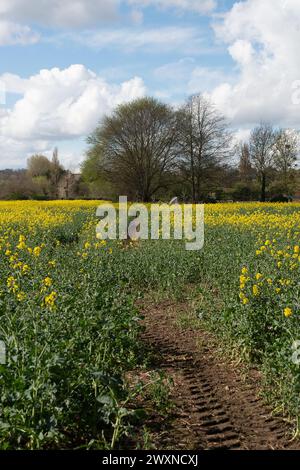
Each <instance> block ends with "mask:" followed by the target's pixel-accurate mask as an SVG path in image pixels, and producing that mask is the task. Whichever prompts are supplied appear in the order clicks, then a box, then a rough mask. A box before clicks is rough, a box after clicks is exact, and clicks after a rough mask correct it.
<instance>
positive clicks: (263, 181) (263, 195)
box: [260, 173, 266, 202]
mask: <svg viewBox="0 0 300 470" xmlns="http://www.w3.org/2000/svg"><path fill="white" fill-rule="evenodd" d="M260 200H261V202H265V201H266V175H265V173H263V174H262V177H261V195H260Z"/></svg>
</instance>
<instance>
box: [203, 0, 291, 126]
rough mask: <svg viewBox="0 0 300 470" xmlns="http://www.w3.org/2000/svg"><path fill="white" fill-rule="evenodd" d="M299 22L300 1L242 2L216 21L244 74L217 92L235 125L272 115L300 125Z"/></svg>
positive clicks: (280, 121) (275, 119) (214, 94)
mask: <svg viewBox="0 0 300 470" xmlns="http://www.w3.org/2000/svg"><path fill="white" fill-rule="evenodd" d="M299 25H300V3H299V1H298V0H284V1H283V0H264V1H263V2H262V1H261V0H246V1H244V2H238V3H236V4H235V5H234V6H233V8H232V9H231V10H230V11H229V12H227V13H226V14H225V15H224V17H223V19H222V21H221V22H219V23H218V24H216V25H215V27H214V28H215V32H216V34H217V37H218V39H219V40H220V41H222V42H225V43H226V44H227V45H228V52H229V54H230V55H231V57H232V59H233V61H234V62H235V64H236V67H237V69H238V71H239V75H238V79H237V80H236V81H235V83H233V84H232V83H230V82H228V81H224V82H223V83H221V84H220V85H219V86H217V87H216V88H215V89H214V91H213V92H212V94H211V97H212V99H213V100H214V101H215V102H216V104H217V105H218V106H219V107H220V108H221V109H222V111H223V112H224V113H225V114H226V115H227V116H228V117H230V118H231V120H232V122H233V123H234V124H235V125H247V124H250V126H251V125H253V124H256V123H257V122H259V121H260V120H269V121H271V122H274V123H278V124H281V125H286V126H287V127H288V126H295V127H300V113H299V111H300V108H299V104H300V103H299V104H298V105H297V103H296V100H295V96H296V93H297V90H296V88H297V86H296V84H295V81H297V80H299V79H300V74H299V70H300V55H299V51H298V45H299V43H300V27H299ZM293 84H295V85H294V87H295V89H294V90H293ZM299 84H300V82H299ZM298 92H299V86H298ZM298 94H299V93H298Z"/></svg>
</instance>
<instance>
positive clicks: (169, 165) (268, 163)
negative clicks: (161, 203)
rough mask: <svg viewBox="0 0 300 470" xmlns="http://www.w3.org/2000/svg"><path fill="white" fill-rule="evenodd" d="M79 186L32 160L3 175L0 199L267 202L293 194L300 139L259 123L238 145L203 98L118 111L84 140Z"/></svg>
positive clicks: (50, 163) (55, 166)
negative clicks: (175, 198) (177, 104)
mask: <svg viewBox="0 0 300 470" xmlns="http://www.w3.org/2000/svg"><path fill="white" fill-rule="evenodd" d="M87 142H88V150H87V153H86V158H85V161H84V163H83V165H82V178H81V181H80V180H79V179H78V178H75V176H77V175H72V173H70V172H68V171H66V170H65V169H64V168H63V166H62V165H61V164H60V162H59V158H58V151H57V149H55V150H54V152H53V156H52V159H51V160H50V159H48V158H47V157H46V156H43V155H34V156H32V157H31V158H30V159H29V160H28V165H27V170H21V171H15V172H13V171H11V170H8V171H6V172H5V171H4V172H0V198H20V197H24V198H52V199H56V198H68V197H71V198H76V197H90V198H93V197H98V198H114V197H117V196H118V195H119V194H126V195H127V196H128V197H129V198H131V199H132V200H141V201H151V200H154V199H168V198H170V197H172V196H174V194H175V195H178V196H180V197H181V199H183V200H187V201H195V202H197V201H203V200H204V201H205V200H211V198H212V196H214V197H215V198H216V199H218V200H219V199H227V200H228V199H235V200H251V199H260V200H262V201H265V200H266V198H271V197H272V196H274V195H278V194H285V195H288V196H289V195H292V194H293V193H294V191H295V190H296V189H297V187H298V180H299V179H300V178H299V175H298V170H297V169H296V160H297V155H298V151H299V139H298V134H297V133H295V132H293V131H289V130H283V129H274V128H273V127H272V126H271V125H270V124H266V123H261V124H260V125H259V126H257V127H256V128H255V129H253V131H252V132H251V136H250V139H249V141H248V142H243V143H241V144H237V143H236V141H235V139H234V138H233V135H232V132H231V131H230V130H229V127H228V123H227V122H226V119H225V117H224V116H223V115H222V114H221V113H220V112H218V111H217V109H216V108H215V107H214V105H213V104H212V103H211V102H210V101H209V100H207V99H206V98H204V97H203V96H202V95H195V96H192V97H190V98H189V99H188V100H187V101H186V103H185V104H184V105H183V106H181V107H180V108H179V109H176V110H174V109H173V108H172V107H171V106H168V105H166V104H164V103H162V102H160V101H158V100H156V99H154V98H142V99H138V100H135V101H132V102H131V103H128V104H123V105H120V106H118V107H117V108H116V109H115V110H114V111H113V113H112V114H111V115H109V116H106V117H105V118H104V119H103V120H102V121H101V123H100V124H99V125H98V127H97V128H96V129H95V131H94V132H92V134H91V135H90V136H89V137H88V139H87Z"/></svg>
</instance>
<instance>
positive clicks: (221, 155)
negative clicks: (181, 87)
mask: <svg viewBox="0 0 300 470" xmlns="http://www.w3.org/2000/svg"><path fill="white" fill-rule="evenodd" d="M178 121H179V134H180V136H179V148H180V163H179V165H180V170H181V173H182V175H183V176H184V178H185V179H186V180H187V181H189V183H190V186H191V193H192V199H193V201H197V200H199V198H200V197H201V194H202V190H203V182H204V180H205V178H206V177H208V175H209V174H213V173H214V169H215V168H217V167H218V166H219V165H220V164H221V163H223V162H224V161H225V160H226V158H227V157H229V156H230V155H231V154H232V148H231V142H232V135H231V133H230V132H229V131H228V129H227V123H226V120H225V118H224V116H222V115H221V114H220V113H219V112H218V111H217V110H216V109H215V107H214V106H213V104H212V103H211V102H210V101H209V100H207V99H206V98H204V97H203V96H202V95H194V96H192V97H190V98H189V99H188V101H187V102H186V104H185V105H184V106H183V107H182V108H181V109H180V111H179V113H178Z"/></svg>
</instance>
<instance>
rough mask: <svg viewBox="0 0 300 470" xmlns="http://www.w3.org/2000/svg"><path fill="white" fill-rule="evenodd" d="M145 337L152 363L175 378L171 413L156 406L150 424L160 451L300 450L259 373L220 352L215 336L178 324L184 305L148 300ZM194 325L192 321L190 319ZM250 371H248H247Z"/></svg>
mask: <svg viewBox="0 0 300 470" xmlns="http://www.w3.org/2000/svg"><path fill="white" fill-rule="evenodd" d="M141 308H142V313H143V315H144V317H145V319H144V321H143V323H144V326H145V330H144V333H143V334H142V341H143V342H144V343H145V344H146V346H147V347H148V348H151V350H152V351H153V353H154V354H153V364H152V365H151V367H153V369H157V370H163V371H165V372H166V374H167V376H169V377H171V379H172V380H173V383H174V385H173V387H172V388H171V392H170V393H171V401H172V402H173V403H174V407H173V408H172V410H171V412H170V413H168V414H167V416H162V415H159V413H157V410H152V413H151V415H150V416H149V417H148V420H147V423H146V426H147V428H148V429H149V430H150V433H151V440H152V442H154V447H155V448H157V449H173V450H183V449H185V450H195V449H197V450H202V449H208V450H209V449H212V450H218V449H220V450H221V449H228V450H229V449H245V450H247V449H249V450H253V449H255V450H262V449H266V450H267V449H299V448H300V445H299V441H296V440H292V439H291V437H292V429H291V425H290V423H288V422H287V421H286V420H285V419H284V418H283V417H280V416H273V414H272V409H271V408H270V407H268V406H267V405H266V404H265V402H264V401H263V399H262V398H261V396H260V390H261V388H260V374H259V373H258V372H257V371H256V370H254V369H250V370H249V369H248V368H247V369H245V368H243V367H242V366H241V364H237V363H234V362H233V361H231V360H230V359H228V357H225V356H224V355H223V356H222V355H220V353H219V352H218V351H217V348H216V339H215V338H214V337H213V336H212V335H211V334H209V333H207V332H206V331H203V329H201V328H195V327H194V326H191V327H190V326H189V322H185V324H184V326H182V325H181V324H180V318H182V316H184V315H186V312H187V310H188V308H187V305H185V304H184V303H175V302H174V301H171V300H170V301H163V302H159V303H155V302H153V301H146V302H144V304H143V305H142V307H141ZM191 325H192V321H191ZM245 370H246V372H245Z"/></svg>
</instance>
